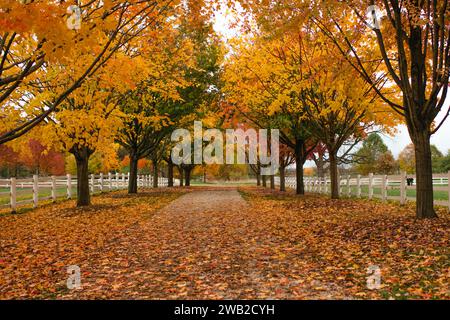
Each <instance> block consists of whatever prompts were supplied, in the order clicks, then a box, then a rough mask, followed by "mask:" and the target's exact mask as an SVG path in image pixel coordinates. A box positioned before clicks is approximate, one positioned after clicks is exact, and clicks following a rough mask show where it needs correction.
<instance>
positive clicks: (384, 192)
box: [381, 174, 387, 202]
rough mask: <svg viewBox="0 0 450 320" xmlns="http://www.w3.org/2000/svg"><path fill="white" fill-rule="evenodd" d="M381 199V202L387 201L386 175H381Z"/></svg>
mask: <svg viewBox="0 0 450 320" xmlns="http://www.w3.org/2000/svg"><path fill="white" fill-rule="evenodd" d="M381 199H382V200H383V202H386V201H387V175H385V174H384V175H383V178H382V182H381Z"/></svg>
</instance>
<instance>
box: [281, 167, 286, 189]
mask: <svg viewBox="0 0 450 320" xmlns="http://www.w3.org/2000/svg"><path fill="white" fill-rule="evenodd" d="M280 191H286V168H285V167H283V166H280Z"/></svg>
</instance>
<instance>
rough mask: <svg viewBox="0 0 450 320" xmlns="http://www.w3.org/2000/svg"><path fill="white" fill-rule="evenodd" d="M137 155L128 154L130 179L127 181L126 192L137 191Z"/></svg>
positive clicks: (132, 192)
mask: <svg viewBox="0 0 450 320" xmlns="http://www.w3.org/2000/svg"><path fill="white" fill-rule="evenodd" d="M138 161H139V159H138V157H137V156H136V155H135V154H130V180H129V181H128V194H136V193H137V191H138V184H137V176H138Z"/></svg>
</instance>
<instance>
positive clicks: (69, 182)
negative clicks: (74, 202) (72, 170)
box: [67, 174, 72, 199]
mask: <svg viewBox="0 0 450 320" xmlns="http://www.w3.org/2000/svg"><path fill="white" fill-rule="evenodd" d="M67 199H72V175H71V174H67Z"/></svg>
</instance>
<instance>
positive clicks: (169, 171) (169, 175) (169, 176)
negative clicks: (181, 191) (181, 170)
mask: <svg viewBox="0 0 450 320" xmlns="http://www.w3.org/2000/svg"><path fill="white" fill-rule="evenodd" d="M167 180H168V182H167V186H168V187H170V188H171V187H173V163H172V162H171V161H170V162H168V163H167Z"/></svg>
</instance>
